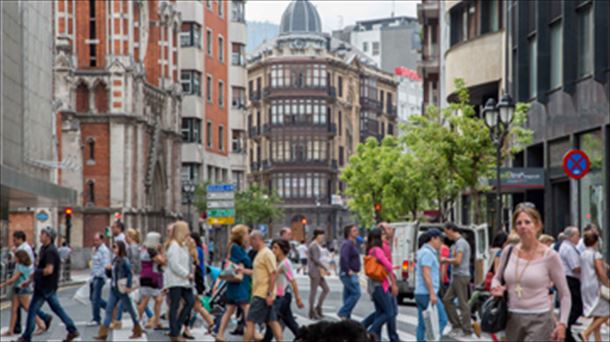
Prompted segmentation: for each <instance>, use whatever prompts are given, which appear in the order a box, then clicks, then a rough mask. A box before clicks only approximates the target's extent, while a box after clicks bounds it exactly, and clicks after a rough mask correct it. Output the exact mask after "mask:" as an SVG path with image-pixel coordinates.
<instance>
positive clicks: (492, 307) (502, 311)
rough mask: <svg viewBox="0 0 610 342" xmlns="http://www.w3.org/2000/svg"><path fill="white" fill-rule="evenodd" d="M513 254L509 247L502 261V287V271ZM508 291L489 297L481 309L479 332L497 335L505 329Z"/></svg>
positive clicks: (501, 275)
mask: <svg viewBox="0 0 610 342" xmlns="http://www.w3.org/2000/svg"><path fill="white" fill-rule="evenodd" d="M512 252H513V247H512V246H511V247H510V248H509V250H508V255H507V257H506V260H505V261H504V265H503V267H502V273H501V274H500V279H501V283H502V285H504V284H505V282H504V271H506V265H508V261H509V260H510V255H511V254H512ZM507 297H508V291H506V292H505V293H504V296H502V297H489V298H488V299H487V300H486V301H485V303H483V306H482V308H481V312H482V315H481V330H482V331H483V332H486V333H488V334H493V333H497V332H499V331H502V330H505V329H506V320H507V319H508V298H507Z"/></svg>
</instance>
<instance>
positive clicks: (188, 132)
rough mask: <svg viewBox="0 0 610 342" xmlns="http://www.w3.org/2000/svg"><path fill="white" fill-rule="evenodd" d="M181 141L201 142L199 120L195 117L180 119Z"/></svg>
mask: <svg viewBox="0 0 610 342" xmlns="http://www.w3.org/2000/svg"><path fill="white" fill-rule="evenodd" d="M182 141H183V142H186V143H200V142H201V120H200V119H196V118H183V119H182Z"/></svg>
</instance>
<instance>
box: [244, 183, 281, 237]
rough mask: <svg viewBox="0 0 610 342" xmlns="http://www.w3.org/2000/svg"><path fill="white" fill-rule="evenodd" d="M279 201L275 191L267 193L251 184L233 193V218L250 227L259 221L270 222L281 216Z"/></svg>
mask: <svg viewBox="0 0 610 342" xmlns="http://www.w3.org/2000/svg"><path fill="white" fill-rule="evenodd" d="M280 203H281V199H280V197H279V196H278V195H277V194H276V193H274V192H272V193H269V192H268V191H267V190H265V189H262V188H261V187H259V186H258V185H256V184H253V185H251V186H250V187H248V188H247V189H246V190H243V191H239V192H237V193H236V194H235V220H236V222H237V223H243V224H246V225H249V226H250V227H254V226H255V225H256V224H260V223H266V224H270V223H271V222H273V220H276V219H278V218H280V217H282V214H283V212H282V209H281V208H280V207H279V205H280Z"/></svg>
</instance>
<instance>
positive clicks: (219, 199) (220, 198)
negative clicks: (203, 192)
mask: <svg viewBox="0 0 610 342" xmlns="http://www.w3.org/2000/svg"><path fill="white" fill-rule="evenodd" d="M207 190H208V191H207V200H208V210H207V218H208V224H211V225H225V224H235V186H234V185H233V184H214V185H208V188H207Z"/></svg>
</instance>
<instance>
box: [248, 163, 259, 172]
mask: <svg viewBox="0 0 610 342" xmlns="http://www.w3.org/2000/svg"><path fill="white" fill-rule="evenodd" d="M260 166H261V164H259V163H258V162H252V163H250V172H258V171H259V168H260Z"/></svg>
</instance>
